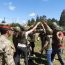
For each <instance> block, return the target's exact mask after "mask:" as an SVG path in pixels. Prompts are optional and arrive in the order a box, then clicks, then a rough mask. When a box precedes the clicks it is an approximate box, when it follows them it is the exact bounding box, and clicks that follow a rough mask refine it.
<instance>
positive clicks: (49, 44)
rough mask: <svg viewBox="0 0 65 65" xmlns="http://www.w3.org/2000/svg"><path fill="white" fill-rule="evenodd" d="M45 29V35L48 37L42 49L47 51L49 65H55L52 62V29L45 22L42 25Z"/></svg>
mask: <svg viewBox="0 0 65 65" xmlns="http://www.w3.org/2000/svg"><path fill="white" fill-rule="evenodd" d="M41 24H42V25H43V26H44V28H45V35H46V39H45V43H44V46H43V48H42V50H43V49H45V50H46V57H47V62H48V65H53V63H52V62H51V54H52V33H53V31H52V29H51V28H50V27H49V26H48V24H47V23H46V22H44V21H43V23H41Z"/></svg>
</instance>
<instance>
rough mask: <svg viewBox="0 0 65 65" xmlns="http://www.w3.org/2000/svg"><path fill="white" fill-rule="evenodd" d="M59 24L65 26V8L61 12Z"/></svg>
mask: <svg viewBox="0 0 65 65" xmlns="http://www.w3.org/2000/svg"><path fill="white" fill-rule="evenodd" d="M59 24H60V25H61V26H65V10H63V11H62V13H61V16H60V21H59Z"/></svg>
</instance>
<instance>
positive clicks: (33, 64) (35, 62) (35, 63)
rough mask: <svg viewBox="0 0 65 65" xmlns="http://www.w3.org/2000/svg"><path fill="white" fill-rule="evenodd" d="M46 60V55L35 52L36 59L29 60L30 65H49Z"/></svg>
mask: <svg viewBox="0 0 65 65" xmlns="http://www.w3.org/2000/svg"><path fill="white" fill-rule="evenodd" d="M45 58H46V57H45V55H41V54H40V53H38V52H35V57H31V59H30V60H29V65H39V64H44V65H47V61H46V59H45Z"/></svg>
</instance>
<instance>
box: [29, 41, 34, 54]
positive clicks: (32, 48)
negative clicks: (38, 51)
mask: <svg viewBox="0 0 65 65" xmlns="http://www.w3.org/2000/svg"><path fill="white" fill-rule="evenodd" d="M30 47H31V55H33V54H34V47H35V43H34V42H30Z"/></svg>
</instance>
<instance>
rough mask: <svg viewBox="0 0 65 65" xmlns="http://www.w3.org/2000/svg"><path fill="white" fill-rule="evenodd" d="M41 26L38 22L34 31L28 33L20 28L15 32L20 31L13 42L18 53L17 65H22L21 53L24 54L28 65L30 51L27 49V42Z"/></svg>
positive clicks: (16, 55)
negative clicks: (30, 35)
mask: <svg viewBox="0 0 65 65" xmlns="http://www.w3.org/2000/svg"><path fill="white" fill-rule="evenodd" d="M39 24H40V22H38V23H37V24H36V25H35V26H34V27H33V28H32V29H30V30H28V31H23V30H21V29H20V28H19V29H18V27H16V28H15V30H17V31H18V32H17V33H16V34H15V35H14V37H13V42H14V45H15V48H16V53H15V56H14V60H15V63H16V65H20V55H21V52H23V53H24V57H25V59H24V60H25V65H28V49H27V48H28V41H27V39H28V35H29V34H30V33H32V32H33V31H34V30H35V29H36V28H37V26H38V25H39Z"/></svg>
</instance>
